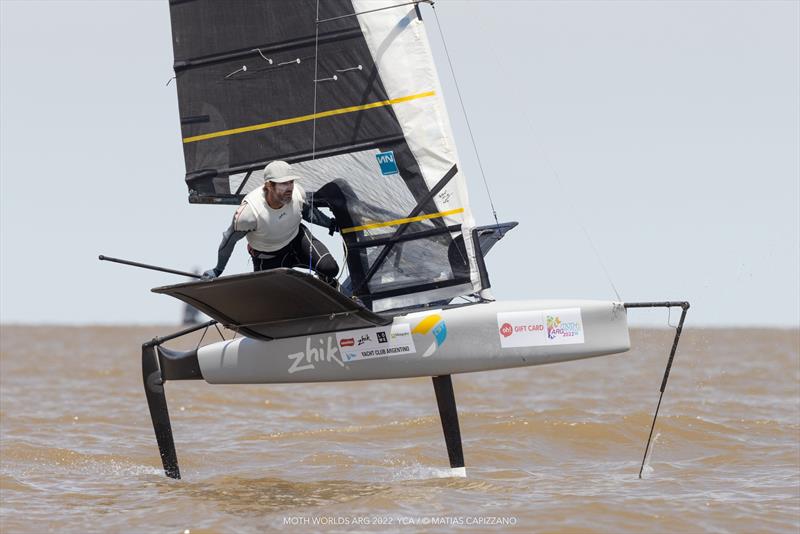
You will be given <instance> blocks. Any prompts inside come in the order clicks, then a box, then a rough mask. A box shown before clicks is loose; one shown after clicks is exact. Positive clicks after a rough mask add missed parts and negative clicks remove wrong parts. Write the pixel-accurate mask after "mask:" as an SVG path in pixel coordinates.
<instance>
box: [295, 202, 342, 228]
mask: <svg viewBox="0 0 800 534" xmlns="http://www.w3.org/2000/svg"><path fill="white" fill-rule="evenodd" d="M303 219H304V220H306V221H308V222H310V223H312V224H317V225H319V226H322V227H324V228H327V229H328V234H329V235H333V232H338V231H339V225H338V224H337V223H336V219H334V218H333V217H328V216H327V215H325V214H324V213H322V212H321V211H320V210H318V209H317V208H316V207H314V208H312V207H311V204H309V203H308V202H304V203H303Z"/></svg>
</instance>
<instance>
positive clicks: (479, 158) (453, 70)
mask: <svg viewBox="0 0 800 534" xmlns="http://www.w3.org/2000/svg"><path fill="white" fill-rule="evenodd" d="M431 9H433V16H434V18H435V19H436V26H437V28H439V36H440V37H441V39H442V44H443V45H444V53H445V55H446V56H447V63H448V65H449V66H450V75H451V76H452V77H453V82H454V84H455V86H456V94H458V102H459V104H461V112H462V113H463V114H464V120H465V122H466V123H467V131H468V132H469V137H470V139H471V140H472V149H473V150H474V151H475V158H476V159H477V160H478V168H479V169H480V171H481V177H482V178H483V185H484V187H485V188H486V195H487V196H488V197H489V205H490V206H491V207H492V215H493V216H494V222H495V224H500V222H499V221H498V220H497V210H496V209H495V207H494V201H493V200H492V193H491V191H490V190H489V183H488V182H487V181H486V173H484V172H483V163H481V156H480V154H479V153H478V145H477V143H476V142H475V136H474V135H473V134H472V126H470V124H469V117H468V116H467V110H466V107H465V106H464V99H463V98H462V97H461V89H460V88H459V86H458V79H457V78H456V72H455V69H454V68H453V61H452V60H451V59H450V52H449V51H448V50H447V41H446V40H445V38H444V32H443V31H442V25H441V24H440V23H439V15H438V14H437V13H436V6H435V5H434V4H431Z"/></svg>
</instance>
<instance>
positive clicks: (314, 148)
mask: <svg viewBox="0 0 800 534" xmlns="http://www.w3.org/2000/svg"><path fill="white" fill-rule="evenodd" d="M318 68H319V0H317V13H316V15H315V17H314V79H313V83H314V115H313V117H314V118H313V119H312V123H311V161H314V160H315V159H317V84H318V83H319V80H318V79H317V70H318ZM310 218H311V219H313V218H314V192H313V191H311V217H310ZM309 226H310V227H311V229H310V230H309V232H311V238H310V239H309V240H308V270H309V271H310V272H313V270H312V269H311V265H312V258H313V257H314V256H313V255H312V253H313V249H314V223H311V222H309ZM309 274H310V273H309Z"/></svg>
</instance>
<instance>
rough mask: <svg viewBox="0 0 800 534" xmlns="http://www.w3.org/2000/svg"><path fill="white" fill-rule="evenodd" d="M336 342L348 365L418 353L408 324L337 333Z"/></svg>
mask: <svg viewBox="0 0 800 534" xmlns="http://www.w3.org/2000/svg"><path fill="white" fill-rule="evenodd" d="M336 341H337V343H338V345H339V350H340V352H341V355H342V360H343V361H344V362H346V363H349V362H354V361H358V360H369V359H372V358H382V357H384V358H385V357H388V356H398V355H402V354H415V353H416V352H417V349H416V347H415V346H414V339H413V338H412V337H411V327H410V326H409V325H407V324H393V325H391V326H385V327H378V328H368V329H364V330H350V331H347V332H337V333H336Z"/></svg>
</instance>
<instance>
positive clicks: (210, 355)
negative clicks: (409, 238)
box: [198, 300, 630, 384]
mask: <svg viewBox="0 0 800 534" xmlns="http://www.w3.org/2000/svg"><path fill="white" fill-rule="evenodd" d="M548 318H549V324H548ZM359 343H360V344H359ZM629 348H630V339H629V336H628V324H627V313H626V310H625V308H624V306H623V304H621V303H618V302H610V301H588V300H551V301H546V300H542V301H513V302H492V303H483V304H475V305H470V306H463V307H458V308H451V309H444V310H427V311H424V312H417V313H410V314H407V315H400V316H397V317H395V319H394V322H393V324H392V325H389V326H386V327H377V328H365V329H360V330H351V331H346V332H332V333H328V334H319V335H312V336H301V337H293V338H287V339H277V340H272V341H261V340H256V339H250V338H238V339H235V340H231V341H222V342H218V343H214V344H211V345H207V346H204V347H202V348H200V349H199V350H198V362H199V365H200V370H201V371H202V376H203V378H204V379H205V380H206V381H207V382H209V383H215V384H251V383H264V384H268V383H290V382H334V381H348V380H376V379H387V378H408V377H418V376H441V375H450V374H457V373H470V372H476V371H489V370H493V369H508V368H513V367H525V366H529V365H542V364H546V363H554V362H562V361H568V360H577V359H581V358H590V357H593V356H603V355H607V354H615V353H620V352H625V351H627V350H628V349H629Z"/></svg>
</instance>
